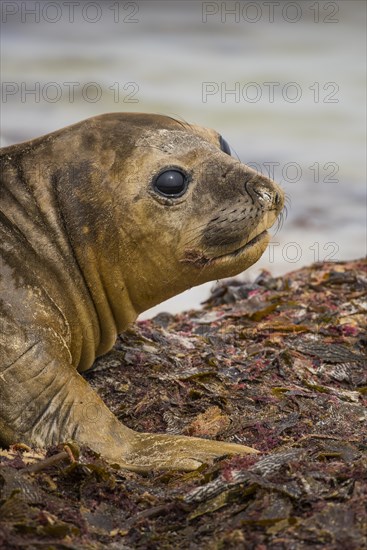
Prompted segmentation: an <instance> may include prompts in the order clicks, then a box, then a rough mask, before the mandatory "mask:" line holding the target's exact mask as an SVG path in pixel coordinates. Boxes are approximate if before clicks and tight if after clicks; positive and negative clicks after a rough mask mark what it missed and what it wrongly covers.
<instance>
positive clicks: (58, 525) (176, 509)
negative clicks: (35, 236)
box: [0, 260, 367, 550]
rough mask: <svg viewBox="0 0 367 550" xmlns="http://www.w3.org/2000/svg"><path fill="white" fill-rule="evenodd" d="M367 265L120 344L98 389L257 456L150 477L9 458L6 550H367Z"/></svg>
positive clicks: (158, 419) (234, 300)
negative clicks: (251, 449) (255, 452)
mask: <svg viewBox="0 0 367 550" xmlns="http://www.w3.org/2000/svg"><path fill="white" fill-rule="evenodd" d="M366 309H367V300H366V262H365V261H364V260H358V261H354V262H342V263H322V264H321V263H319V264H314V265H312V266H309V267H307V268H304V269H301V270H299V271H295V272H293V273H290V274H288V275H286V276H283V277H278V278H273V277H272V276H271V275H270V273H268V272H263V273H262V274H261V275H260V277H258V279H257V280H256V281H255V282H254V283H243V282H241V281H238V280H234V281H227V282H225V283H222V284H221V285H220V286H217V287H216V288H215V290H214V292H213V294H212V296H211V297H210V298H209V300H207V301H206V303H205V304H204V309H203V310H200V311H190V312H185V313H182V314H180V315H175V316H174V315H170V314H166V313H161V314H159V315H158V316H157V317H156V318H155V319H152V320H148V321H142V322H138V323H136V324H135V325H134V326H132V327H130V328H129V330H128V331H126V332H125V333H124V334H121V335H120V336H119V337H118V340H117V342H116V345H115V347H114V349H113V350H112V351H111V352H110V353H109V354H108V355H106V356H104V357H101V358H99V359H97V361H96V363H95V366H94V369H93V370H92V371H90V372H89V373H87V374H86V378H87V380H88V381H89V382H90V383H91V385H92V386H93V387H94V388H95V389H96V390H97V391H98V393H99V394H100V395H101V396H102V397H103V399H104V400H105V401H106V403H107V404H108V405H109V407H110V408H111V410H113V411H114V413H115V414H116V415H117V416H118V417H119V418H120V420H121V421H122V422H124V423H125V424H126V425H128V426H129V427H131V428H133V429H136V430H139V431H154V432H167V433H172V434H176V433H184V434H186V435H194V436H198V437H208V438H216V439H221V440H227V441H232V442H238V443H243V444H246V445H250V446H253V447H256V448H257V449H259V450H260V451H261V454H259V455H245V456H235V457H232V458H230V459H229V458H226V457H224V458H223V459H221V460H218V461H216V462H214V463H213V464H203V465H202V466H201V467H200V468H199V469H198V470H197V471H195V472H190V473H179V472H151V473H150V474H145V475H140V474H137V473H133V472H128V471H126V470H122V469H119V468H118V467H117V466H116V465H110V464H107V463H106V462H105V461H104V460H103V458H102V457H100V456H99V455H98V454H96V453H94V452H93V451H91V450H90V449H88V448H87V447H80V448H79V447H78V446H76V445H73V444H68V445H60V446H58V447H51V448H48V449H30V448H29V447H27V446H26V445H24V444H22V442H19V444H17V445H13V446H12V447H10V448H9V449H3V450H1V451H0V547H2V548H7V549H10V550H11V549H18V548H19V549H20V548H29V549H38V548H49V549H61V548H65V549H79V548H88V549H92V550H93V549H97V550H98V549H102V548H105V547H107V548H116V549H120V548H121V549H122V548H126V549H129V548H134V549H135V548H137V549H139V548H144V549H146V548H148V549H171V548H185V549H191V548H192V549H193V548H207V549H210V550H217V549H218V550H219V549H222V548H226V549H228V548H254V549H255V548H256V549H257V550H262V549H265V548H275V549H286V548H289V549H292V550H293V549H296V550H297V549H308V548H309V549H311V548H315V547H316V548H317V547H319V548H326V549H338V548H344V547H345V546H347V547H348V549H349V550H354V549H355V550H360V549H362V548H365V547H366V545H367V539H366V533H367V512H366V502H367V430H366V425H367V423H366V417H367V414H366V404H367V394H366V388H367V369H366V353H365V351H366Z"/></svg>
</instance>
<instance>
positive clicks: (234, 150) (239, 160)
mask: <svg viewBox="0 0 367 550" xmlns="http://www.w3.org/2000/svg"><path fill="white" fill-rule="evenodd" d="M229 146H230V148H231V150H232V151H233V152H234V154H235V155H236V158H237V160H238V162H241V159H240V157H239V156H238V154H237V151H236V149H234V148H233V147H232V145H231V144H229Z"/></svg>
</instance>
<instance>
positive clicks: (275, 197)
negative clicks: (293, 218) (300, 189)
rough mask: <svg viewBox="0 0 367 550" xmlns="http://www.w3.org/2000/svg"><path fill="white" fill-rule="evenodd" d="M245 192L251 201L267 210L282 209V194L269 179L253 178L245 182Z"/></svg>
mask: <svg viewBox="0 0 367 550" xmlns="http://www.w3.org/2000/svg"><path fill="white" fill-rule="evenodd" d="M245 190H246V192H247V193H248V195H250V197H251V199H252V201H253V202H254V203H255V204H256V203H258V204H261V205H262V206H265V207H266V208H268V209H269V210H271V209H273V208H274V209H276V210H281V208H282V207H283V201H284V199H283V193H282V191H281V189H280V188H279V187H278V186H277V185H276V184H275V183H274V182H273V181H272V180H270V179H268V178H264V177H262V176H255V177H253V178H251V179H250V180H247V181H246V182H245Z"/></svg>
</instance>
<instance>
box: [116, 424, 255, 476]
mask: <svg viewBox="0 0 367 550" xmlns="http://www.w3.org/2000/svg"><path fill="white" fill-rule="evenodd" d="M130 449H131V450H130V452H129V453H128V454H127V455H126V456H125V457H124V458H125V460H126V461H125V460H124V461H123V462H121V460H120V461H119V460H116V462H117V463H120V465H121V466H122V467H123V468H126V469H128V470H132V471H136V472H147V471H152V470H178V471H184V472H185V471H191V470H196V469H197V468H199V466H201V465H202V464H203V463H207V462H212V461H213V460H214V459H215V458H219V457H222V456H225V455H236V454H248V453H258V452H259V451H257V450H256V449H253V448H251V447H246V446H244V445H237V444H235V443H225V442H222V441H212V440H208V439H200V438H198V437H187V436H183V435H182V436H180V435H177V436H176V435H165V434H148V433H137V432H134V438H133V440H132V441H130ZM111 458H112V457H111Z"/></svg>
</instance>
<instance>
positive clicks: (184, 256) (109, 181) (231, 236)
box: [54, 113, 283, 330]
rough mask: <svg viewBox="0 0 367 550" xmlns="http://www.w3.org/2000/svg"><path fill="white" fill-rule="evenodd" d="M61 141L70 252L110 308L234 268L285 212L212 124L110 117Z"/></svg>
mask: <svg viewBox="0 0 367 550" xmlns="http://www.w3.org/2000/svg"><path fill="white" fill-rule="evenodd" d="M60 139H62V140H64V145H65V141H66V142H68V150H69V152H70V154H69V158H68V159H67V168H65V163H64V165H63V166H62V167H60V168H59V170H58V171H56V172H55V182H56V185H57V189H58V194H59V200H60V203H61V207H62V210H63V213H64V216H65V218H67V219H68V227H69V228H70V230H71V231H72V233H73V234H72V240H73V243H74V246H75V249H76V250H75V252H76V254H77V256H78V258H79V263H80V265H81V267H82V270H83V272H84V274H85V276H86V279H87V280H90V281H91V280H93V278H94V277H91V276H90V274H91V272H92V270H94V269H95V268H97V269H98V272H99V277H101V278H102V279H103V286H104V288H105V291H106V294H107V296H108V299H109V303H110V304H112V305H113V306H114V307H116V309H117V310H118V309H120V310H121V309H123V305H125V306H126V297H127V296H128V299H129V302H130V309H132V310H133V311H134V312H135V315H136V314H138V313H140V312H142V311H144V310H146V309H148V308H149V307H151V306H153V305H155V304H158V303H160V302H161V301H163V300H165V299H167V298H169V297H171V296H173V295H175V294H178V293H179V292H182V291H184V290H186V289H188V288H190V287H192V286H195V285H198V284H201V283H204V282H207V281H210V280H215V279H219V278H223V277H229V276H233V275H236V274H237V273H240V272H241V271H243V270H244V269H246V268H248V267H249V266H250V265H252V264H253V263H254V262H256V261H257V260H258V259H259V258H260V256H261V255H262V253H263V252H264V250H265V248H266V246H267V243H268V240H269V235H268V232H267V230H268V229H269V228H270V227H271V226H272V225H273V224H274V222H275V220H276V219H277V216H278V214H279V213H280V211H281V210H282V208H283V192H282V190H281V189H280V188H279V187H278V186H277V185H276V184H275V183H274V182H273V181H271V180H270V179H268V178H266V177H264V176H262V175H261V174H259V173H257V172H255V171H254V170H252V169H251V168H249V167H248V166H246V165H244V164H242V163H240V162H239V161H238V160H236V159H235V158H233V157H232V156H231V154H230V149H229V146H228V144H227V143H226V141H225V140H224V139H223V138H222V137H221V136H220V135H219V134H218V133H217V132H215V131H214V130H210V129H205V128H201V127H198V126H193V125H189V124H186V123H182V122H180V121H177V120H175V119H172V118H169V117H165V116H159V115H148V114H138V113H128V114H127V113H114V114H107V115H102V116H99V117H94V118H93V119H89V120H87V121H84V122H82V123H79V124H77V125H74V126H71V127H70V128H69V132H68V133H65V130H64V133H63V134H62V135H60ZM57 147H58V145H57V143H56V142H55V144H54V149H57ZM59 147H61V145H59ZM63 157H64V160H65V154H64V155H63ZM92 286H93V285H92ZM125 310H126V308H125ZM116 316H117V318H118V317H119V316H121V314H119V313H117V312H116ZM129 320H131V319H129ZM118 324H120V323H118ZM122 324H126V322H124V321H122ZM121 328H123V327H121V326H119V327H118V329H119V330H120V329H121Z"/></svg>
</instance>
